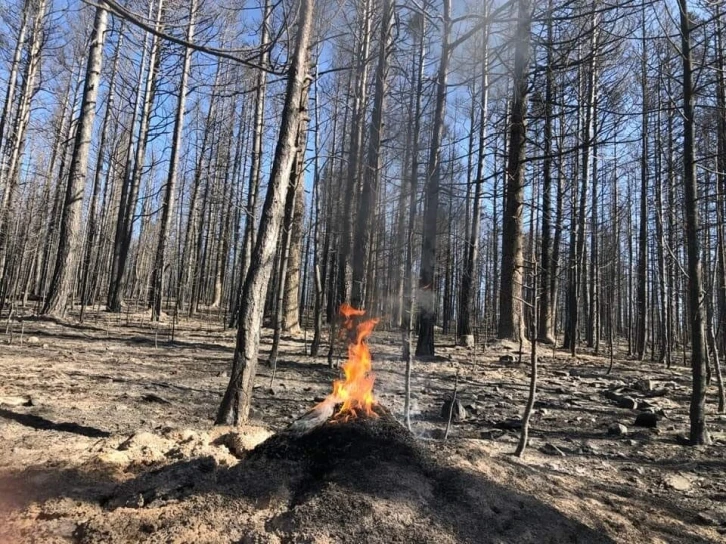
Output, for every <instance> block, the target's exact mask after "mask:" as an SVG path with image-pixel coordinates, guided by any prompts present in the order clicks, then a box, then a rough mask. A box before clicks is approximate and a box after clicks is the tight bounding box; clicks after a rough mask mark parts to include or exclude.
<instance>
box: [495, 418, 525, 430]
mask: <svg viewBox="0 0 726 544" xmlns="http://www.w3.org/2000/svg"><path fill="white" fill-rule="evenodd" d="M494 428H495V429H504V430H505V431H516V430H518V429H521V428H522V420H521V419H518V418H512V419H505V420H504V421H499V422H497V423H495V424H494Z"/></svg>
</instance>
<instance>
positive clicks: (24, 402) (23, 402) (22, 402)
mask: <svg viewBox="0 0 726 544" xmlns="http://www.w3.org/2000/svg"><path fill="white" fill-rule="evenodd" d="M0 404H4V405H5V406H33V401H32V400H31V399H30V397H0Z"/></svg>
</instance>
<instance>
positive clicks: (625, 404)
mask: <svg viewBox="0 0 726 544" xmlns="http://www.w3.org/2000/svg"><path fill="white" fill-rule="evenodd" d="M602 394H603V396H604V397H605V398H608V399H610V400H612V401H615V403H616V404H617V405H618V406H619V407H620V408H627V409H629V410H636V409H637V408H638V401H637V400H635V399H634V398H632V397H626V396H624V395H619V394H618V393H615V392H614V391H603V393H602Z"/></svg>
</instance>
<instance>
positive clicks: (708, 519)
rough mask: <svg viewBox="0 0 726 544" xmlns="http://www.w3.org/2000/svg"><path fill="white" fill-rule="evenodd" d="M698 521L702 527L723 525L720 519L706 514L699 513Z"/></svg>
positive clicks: (697, 515)
mask: <svg viewBox="0 0 726 544" xmlns="http://www.w3.org/2000/svg"><path fill="white" fill-rule="evenodd" d="M696 521H697V522H698V523H699V524H701V525H721V523H719V521H718V519H716V518H715V517H713V515H711V514H710V513H706V512H699V513H698V514H696Z"/></svg>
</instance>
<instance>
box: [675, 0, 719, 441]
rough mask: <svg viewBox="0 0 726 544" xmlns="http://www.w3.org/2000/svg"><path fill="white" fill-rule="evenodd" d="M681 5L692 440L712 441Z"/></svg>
mask: <svg viewBox="0 0 726 544" xmlns="http://www.w3.org/2000/svg"><path fill="white" fill-rule="evenodd" d="M678 6H679V8H680V32H681V59H682V62H683V189H684V194H685V212H686V246H687V252H688V317H689V322H690V332H691V369H692V372H693V390H692V393H691V406H690V420H691V429H690V441H691V444H693V445H698V444H709V443H710V441H711V439H710V437H709V435H708V431H707V429H706V380H705V375H706V343H705V338H704V315H703V279H702V270H701V247H700V246H701V242H700V238H699V230H700V218H699V213H698V184H697V181H696V161H695V149H694V102H695V97H694V92H693V68H692V63H693V61H692V55H691V21H690V20H689V13H688V1H687V0H678Z"/></svg>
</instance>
